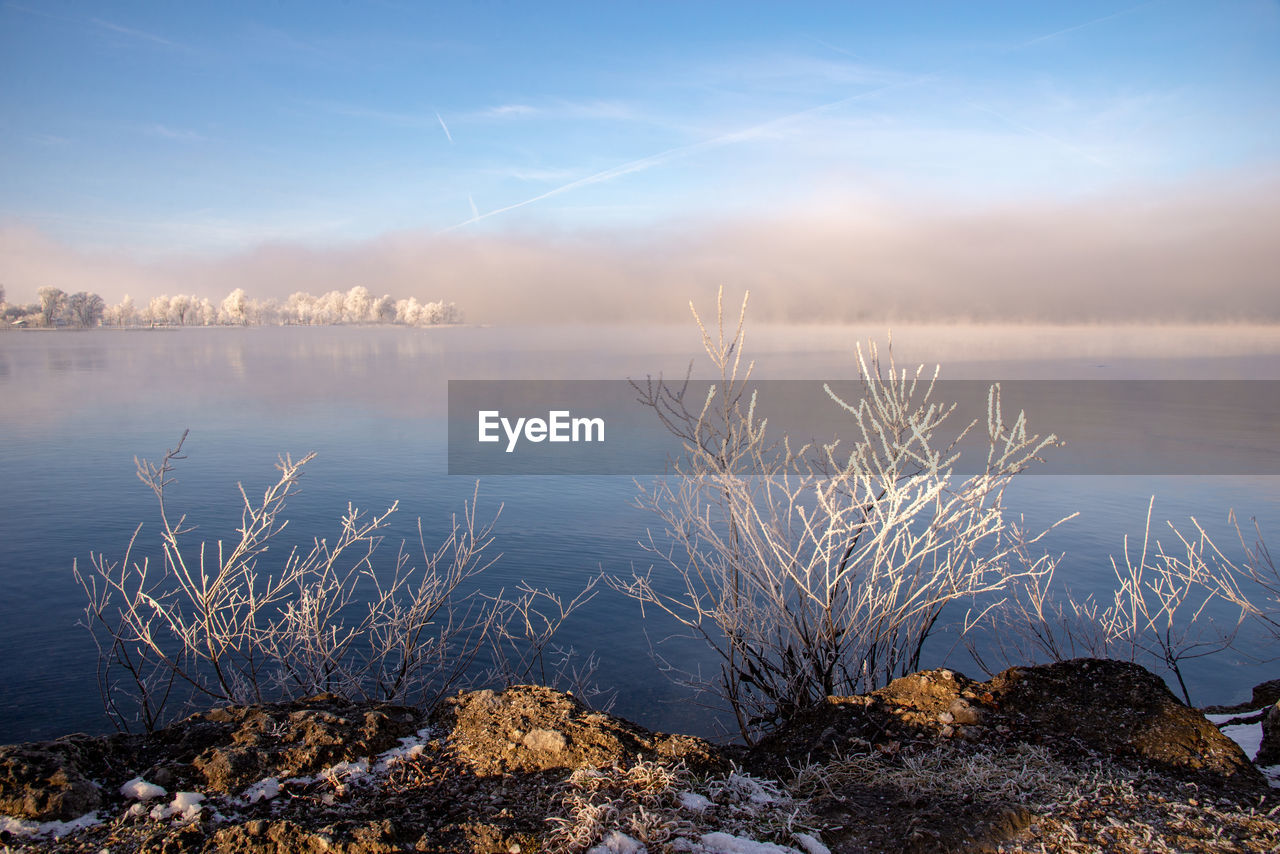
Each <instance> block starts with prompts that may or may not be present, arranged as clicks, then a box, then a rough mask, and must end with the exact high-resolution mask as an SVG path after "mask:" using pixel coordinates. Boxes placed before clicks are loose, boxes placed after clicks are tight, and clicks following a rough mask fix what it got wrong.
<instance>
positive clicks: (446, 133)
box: [436, 113, 453, 145]
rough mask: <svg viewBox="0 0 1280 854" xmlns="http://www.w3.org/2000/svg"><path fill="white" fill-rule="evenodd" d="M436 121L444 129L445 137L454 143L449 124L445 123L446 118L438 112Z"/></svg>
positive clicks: (451, 143)
mask: <svg viewBox="0 0 1280 854" xmlns="http://www.w3.org/2000/svg"><path fill="white" fill-rule="evenodd" d="M436 121H438V122H439V123H440V127H441V129H443V130H444V136H445V139H447V140H449V144H450V145H453V134H451V133H449V126H448V125H447V124H445V123H444V119H442V118H441V117H440V114H439V113H436Z"/></svg>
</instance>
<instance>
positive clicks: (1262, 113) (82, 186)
mask: <svg viewBox="0 0 1280 854" xmlns="http://www.w3.org/2000/svg"><path fill="white" fill-rule="evenodd" d="M1278 71H1280V4H1277V3H1276V2H1271V1H1270V0H1266V1H1264V0H1259V1H1258V2H1223V3H1203V2H1178V0H1155V2H1149V3H1142V4H1133V3H1123V2H1120V3H1108V2H1088V3H1038V2H1012V3H892V4H890V3H875V4H872V3H829V4H826V3H773V4H762V3H742V2H735V3H711V2H685V3H644V4H640V3H612V2H610V3H546V2H539V3H463V2H447V3H409V2H371V3H355V2H350V3H311V2H288V0H279V2H272V3H234V2H218V3H201V2H183V3H123V2H100V3H84V2H39V0H19V2H3V3H2V4H0V225H2V226H3V227H5V228H9V229H22V230H24V233H27V234H37V235H39V236H40V237H41V239H47V240H48V241H51V242H52V243H53V244H56V245H57V246H58V247H62V248H64V249H66V250H68V251H79V252H94V251H106V250H109V251H111V252H114V253H125V254H128V255H130V256H131V257H134V258H137V259H142V260H143V261H149V260H154V259H158V258H165V257H178V256H188V257H202V258H211V257H225V256H228V255H233V254H236V253H244V252H251V251H253V250H254V248H255V247H259V246H261V245H263V244H269V245H278V244H286V245H296V246H302V247H311V248H316V247H326V246H336V245H352V244H354V243H359V242H362V241H371V240H378V239H381V238H382V237H384V236H386V235H395V234H403V233H406V232H414V233H418V234H423V235H428V236H430V235H454V234H460V235H474V236H484V235H490V236H492V235H503V234H513V233H518V234H529V233H540V232H547V233H555V234H558V235H564V234H574V233H586V232H590V231H592V230H599V229H611V230H614V231H615V232H616V233H623V232H627V231H628V230H630V231H632V232H636V231H643V230H645V229H649V228H653V227H659V226H660V227H666V226H669V225H670V224H671V223H686V224H693V223H697V224H704V223H713V222H724V221H728V220H741V219H743V218H751V217H770V216H778V215H779V212H784V211H806V210H809V211H811V210H823V209H826V208H828V207H831V206H835V207H837V208H841V209H846V208H847V207H848V206H849V205H850V204H853V203H855V202H856V201H857V200H876V201H878V202H883V201H885V200H901V199H908V198H909V199H912V200H916V201H917V202H918V203H919V204H921V205H924V206H927V207H936V206H942V207H947V208H949V209H954V210H966V209H985V208H990V207H992V206H998V205H1017V204H1020V203H1028V204H1036V205H1043V204H1045V203H1046V201H1052V200H1061V201H1063V202H1064V203H1071V202H1074V201H1078V200H1080V199H1088V198H1101V197H1105V196H1106V195H1107V194H1110V193H1117V192H1134V191H1135V190H1136V189H1137V190H1140V189H1143V188H1152V187H1154V188H1170V187H1177V186H1187V185H1204V184H1206V183H1208V184H1211V183H1214V182H1216V181H1218V180H1220V179H1221V177H1222V176H1224V175H1227V176H1239V175H1242V174H1246V175H1247V174H1249V173H1251V172H1255V171H1256V172H1259V173H1266V174H1273V173H1274V172H1275V164H1276V160H1277V148H1278V144H1277V140H1280V110H1278V109H1277V107H1278V106H1280V103H1278V98H1280V85H1278V84H1280V73H1278ZM0 272H3V271H0ZM10 278H12V276H10ZM15 286H16V287H18V288H22V285H21V283H15V284H14V285H10V289H11V291H12V290H13V289H14V288H15Z"/></svg>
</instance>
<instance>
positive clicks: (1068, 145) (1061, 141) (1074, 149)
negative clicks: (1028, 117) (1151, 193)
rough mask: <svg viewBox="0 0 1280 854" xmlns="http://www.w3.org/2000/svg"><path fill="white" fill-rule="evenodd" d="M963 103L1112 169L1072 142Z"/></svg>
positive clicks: (991, 111) (982, 107)
mask: <svg viewBox="0 0 1280 854" xmlns="http://www.w3.org/2000/svg"><path fill="white" fill-rule="evenodd" d="M965 103H966V104H968V105H969V106H970V107H973V108H974V109H975V110H979V111H981V112H984V113H986V114H987V115H989V116H992V117H994V118H996V119H999V120H1000V121H1001V122H1003V123H1004V124H1006V125H1008V126H1009V127H1011V128H1013V129H1015V130H1019V131H1022V132H1023V133H1027V134H1030V135H1032V136H1036V137H1039V138H1040V139H1043V140H1045V141H1046V142H1050V143H1052V144H1053V145H1055V146H1057V147H1058V148H1060V149H1062V150H1063V151H1065V152H1067V153H1069V154H1072V155H1075V156H1077V157H1082V158H1084V159H1085V160H1088V161H1089V162H1090V163H1094V164H1096V165H1098V166H1103V167H1105V168H1108V169H1110V168H1112V167H1113V164H1111V163H1109V162H1107V161H1106V160H1103V159H1102V158H1101V157H1098V156H1097V155H1096V154H1093V153H1091V152H1089V151H1086V150H1085V149H1083V148H1081V147H1080V146H1078V145H1076V144H1074V143H1072V142H1068V141H1067V140H1065V139H1063V138H1061V137H1058V136H1054V135H1053V134H1051V133H1049V132H1048V131H1043V130H1040V129H1038V128H1033V127H1031V126H1030V125H1028V124H1025V123H1023V122H1020V121H1017V120H1016V119H1013V118H1010V117H1009V116H1007V115H1005V114H1004V113H1001V112H998V111H996V110H993V109H991V108H990V107H987V106H984V105H982V104H977V103H974V102H973V101H965Z"/></svg>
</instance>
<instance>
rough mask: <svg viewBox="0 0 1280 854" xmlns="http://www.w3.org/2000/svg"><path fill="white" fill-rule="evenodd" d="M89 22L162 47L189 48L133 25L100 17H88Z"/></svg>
mask: <svg viewBox="0 0 1280 854" xmlns="http://www.w3.org/2000/svg"><path fill="white" fill-rule="evenodd" d="M89 22H90V23H91V24H96V25H97V26H99V27H102V28H103V29H104V30H110V31H111V32H113V33H119V34H120V35H124V36H129V37H130V38H134V39H139V40H141V41H146V42H151V43H152V44H158V45H161V46H163V47H168V48H173V49H175V50H189V48H188V47H187V46H186V45H183V44H179V43H178V42H175V41H173V40H171V39H166V38H164V37H162V36H158V35H156V34H155V33H148V32H146V31H145V30H138V29H134V28H133V27H126V26H123V25H121V24H116V23H113V22H111V21H104V20H102V19H101V18H90V19H89Z"/></svg>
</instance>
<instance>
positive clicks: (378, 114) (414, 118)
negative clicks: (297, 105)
mask: <svg viewBox="0 0 1280 854" xmlns="http://www.w3.org/2000/svg"><path fill="white" fill-rule="evenodd" d="M309 103H310V105H311V106H313V107H318V108H320V109H322V110H325V111H326V112H330V113H335V114H337V115H339V116H349V117H350V118H355V119H373V120H375V121H379V122H384V123H386V124H390V125H399V126H401V127H430V126H432V125H435V124H441V125H443V121H441V120H440V115H439V114H438V113H436V112H434V111H432V112H428V111H425V110H424V111H422V112H404V111H399V110H379V109H375V108H373V107H364V106H361V105H359V104H344V103H338V102H333V101H311V102H309ZM446 133H447V131H446ZM450 141H452V140H450Z"/></svg>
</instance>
